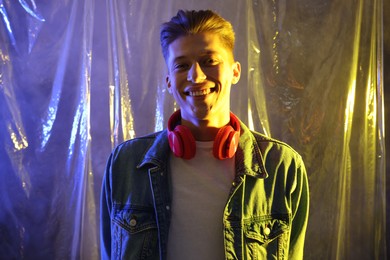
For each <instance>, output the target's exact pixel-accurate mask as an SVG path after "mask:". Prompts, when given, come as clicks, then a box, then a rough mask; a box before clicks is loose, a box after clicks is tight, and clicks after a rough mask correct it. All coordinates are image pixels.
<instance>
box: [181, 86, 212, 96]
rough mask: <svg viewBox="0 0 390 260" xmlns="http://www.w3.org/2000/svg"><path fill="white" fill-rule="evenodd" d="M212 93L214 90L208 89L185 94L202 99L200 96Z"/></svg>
mask: <svg viewBox="0 0 390 260" xmlns="http://www.w3.org/2000/svg"><path fill="white" fill-rule="evenodd" d="M211 92H214V88H212V89H210V88H207V89H202V90H196V91H186V92H185V94H186V95H188V96H191V97H200V96H206V95H208V94H210V93H211Z"/></svg>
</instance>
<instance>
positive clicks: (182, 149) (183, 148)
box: [169, 125, 196, 160]
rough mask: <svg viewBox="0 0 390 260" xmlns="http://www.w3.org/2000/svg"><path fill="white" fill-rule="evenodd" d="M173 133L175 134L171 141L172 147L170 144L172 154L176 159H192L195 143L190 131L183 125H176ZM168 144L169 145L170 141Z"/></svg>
mask: <svg viewBox="0 0 390 260" xmlns="http://www.w3.org/2000/svg"><path fill="white" fill-rule="evenodd" d="M173 133H174V134H175V135H174V139H172V145H171V144H170V145H171V149H172V151H173V153H174V154H175V155H176V156H177V157H181V158H183V159H186V160H189V159H191V158H193V157H194V156H195V152H196V143H195V138H194V136H193V135H192V133H191V131H190V129H188V127H185V126H183V125H178V126H176V127H175V130H174V132H173ZM170 140H171V139H170ZM169 142H170V143H171V141H169ZM172 147H173V148H172ZM176 151H177V153H176Z"/></svg>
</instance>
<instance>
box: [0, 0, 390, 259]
mask: <svg viewBox="0 0 390 260" xmlns="http://www.w3.org/2000/svg"><path fill="white" fill-rule="evenodd" d="M178 8H182V9H206V8H209V9H214V10H215V11H217V12H219V13H220V14H221V15H222V16H224V17H225V18H227V19H228V20H230V21H231V22H232V23H233V25H234V27H235V30H236V38H237V44H236V52H235V54H236V59H237V60H239V61H240V62H241V64H242V68H243V75H242V78H241V81H240V82H239V84H237V85H235V86H234V87H233V89H232V110H233V112H235V113H236V114H237V115H238V116H239V117H240V118H241V119H242V120H243V121H244V122H245V123H247V124H248V125H249V126H250V127H251V128H252V129H255V130H257V131H259V132H262V133H264V134H266V135H268V136H272V137H274V138H277V139H280V140H283V141H286V142H287V143H289V144H290V145H291V146H293V147H294V148H295V149H296V150H297V151H299V152H300V153H301V154H302V156H303V158H304V160H305V162H306V166H307V170H308V174H309V182H310V188H311V208H310V210H311V211H310V222H309V226H308V231H307V240H306V241H307V242H306V248H305V254H306V257H305V259H385V258H384V257H385V250H386V245H385V220H386V219H385V156H384V153H385V148H384V132H383V131H384V119H383V117H384V114H383V113H384V109H383V83H382V80H383V73H382V71H383V68H382V22H381V21H382V0H345V1H330V0H315V1H313V0H288V1H287V0H246V1H237V0H224V1H222V0H216V1H206V0H197V1H190V0H187V1H182V0H176V1H173V0H170V1H153V0H137V1H134V0H126V1H124V0H107V1H96V0H57V1H34V0H19V1H15V0H0V18H1V23H0V116H1V117H0V141H1V143H0V145H1V148H0V259H98V258H99V239H98V236H99V229H98V223H99V217H98V212H99V203H98V202H99V193H100V185H101V179H102V175H103V171H104V166H105V163H106V159H107V157H108V155H109V153H110V151H111V149H112V148H113V147H114V146H115V145H117V144H119V143H120V142H122V141H123V140H125V139H129V138H132V137H135V136H141V135H144V134H147V133H149V132H153V131H157V130H161V129H163V128H164V127H165V125H166V122H167V119H168V117H169V115H170V114H171V113H172V111H173V110H174V109H176V105H175V104H174V102H173V99H172V98H171V97H170V95H169V94H168V93H167V91H166V88H165V84H164V82H165V74H166V68H165V64H164V61H163V58H162V55H161V53H160V46H159V26H160V24H161V23H162V22H163V21H166V20H168V19H169V18H170V17H171V16H173V15H174V14H176V11H177V9H178Z"/></svg>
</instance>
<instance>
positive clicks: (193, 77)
mask: <svg viewBox="0 0 390 260" xmlns="http://www.w3.org/2000/svg"><path fill="white" fill-rule="evenodd" d="M206 78H207V76H206V74H204V72H203V70H202V68H201V67H200V65H199V63H197V62H195V63H194V64H192V66H191V68H190V69H189V70H188V74H187V81H190V82H193V83H201V82H203V81H204V80H205V79H206Z"/></svg>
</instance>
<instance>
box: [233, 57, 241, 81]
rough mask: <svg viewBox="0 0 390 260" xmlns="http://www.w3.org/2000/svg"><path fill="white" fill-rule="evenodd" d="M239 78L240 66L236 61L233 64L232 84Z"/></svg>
mask: <svg viewBox="0 0 390 260" xmlns="http://www.w3.org/2000/svg"><path fill="white" fill-rule="evenodd" d="M240 77H241V64H240V63H239V62H238V61H236V62H234V63H233V78H232V84H236V83H237V82H238V81H239V80H240Z"/></svg>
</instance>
